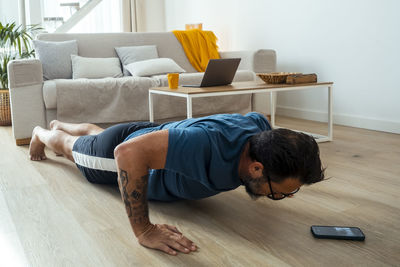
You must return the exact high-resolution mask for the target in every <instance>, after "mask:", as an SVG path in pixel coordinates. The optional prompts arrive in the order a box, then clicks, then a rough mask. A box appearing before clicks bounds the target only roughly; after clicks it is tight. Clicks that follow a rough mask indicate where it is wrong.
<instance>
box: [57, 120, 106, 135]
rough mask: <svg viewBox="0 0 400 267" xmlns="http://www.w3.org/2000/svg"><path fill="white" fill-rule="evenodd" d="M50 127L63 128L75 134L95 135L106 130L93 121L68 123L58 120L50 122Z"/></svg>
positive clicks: (62, 129)
mask: <svg viewBox="0 0 400 267" xmlns="http://www.w3.org/2000/svg"><path fill="white" fill-rule="evenodd" d="M50 129H51V130H61V131H64V132H66V133H68V134H70V135H74V136H82V135H95V134H99V133H101V132H102V131H104V129H103V128H100V127H99V126H97V125H95V124H91V123H67V122H62V121H58V120H52V121H51V122H50Z"/></svg>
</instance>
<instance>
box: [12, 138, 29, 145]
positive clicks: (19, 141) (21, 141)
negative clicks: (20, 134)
mask: <svg viewBox="0 0 400 267" xmlns="http://www.w3.org/2000/svg"><path fill="white" fill-rule="evenodd" d="M30 142H31V138H30V137H29V138H23V139H15V143H16V144H17V146H23V145H29V144H30Z"/></svg>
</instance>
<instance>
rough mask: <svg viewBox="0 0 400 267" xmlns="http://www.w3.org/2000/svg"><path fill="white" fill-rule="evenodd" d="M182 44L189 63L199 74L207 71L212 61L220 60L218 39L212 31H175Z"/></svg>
mask: <svg viewBox="0 0 400 267" xmlns="http://www.w3.org/2000/svg"><path fill="white" fill-rule="evenodd" d="M173 33H174V34H175V36H176V38H177V39H178V40H179V41H180V42H181V44H182V46H183V50H184V51H185V54H186V56H187V58H188V59H189V62H190V63H191V64H192V66H193V67H194V68H195V69H196V70H197V71H199V72H204V71H205V70H206V67H207V64H208V61H209V60H210V59H216V58H220V56H219V53H218V46H217V37H216V36H215V34H214V33H213V32H212V31H200V30H189V31H173Z"/></svg>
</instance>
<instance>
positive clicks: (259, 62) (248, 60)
mask: <svg viewBox="0 0 400 267" xmlns="http://www.w3.org/2000/svg"><path fill="white" fill-rule="evenodd" d="M219 54H220V56H221V58H233V57H239V58H241V59H242V60H241V61H240V65H239V69H240V70H252V71H254V72H255V73H266V72H274V71H275V69H276V53H275V50H271V49H259V50H250V51H223V52H220V53H219Z"/></svg>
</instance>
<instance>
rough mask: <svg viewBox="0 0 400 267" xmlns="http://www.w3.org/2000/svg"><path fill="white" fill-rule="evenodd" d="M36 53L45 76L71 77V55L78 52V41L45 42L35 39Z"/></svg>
mask: <svg viewBox="0 0 400 267" xmlns="http://www.w3.org/2000/svg"><path fill="white" fill-rule="evenodd" d="M33 44H34V47H35V51H36V55H37V57H38V58H39V59H40V61H41V63H42V67H43V78H44V79H45V80H52V79H71V78H72V67H71V55H77V54H78V43H77V41H76V40H71V41H65V42H45V41H39V40H33Z"/></svg>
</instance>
